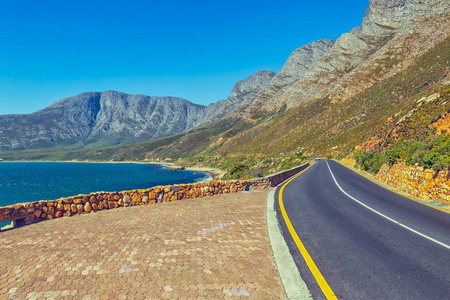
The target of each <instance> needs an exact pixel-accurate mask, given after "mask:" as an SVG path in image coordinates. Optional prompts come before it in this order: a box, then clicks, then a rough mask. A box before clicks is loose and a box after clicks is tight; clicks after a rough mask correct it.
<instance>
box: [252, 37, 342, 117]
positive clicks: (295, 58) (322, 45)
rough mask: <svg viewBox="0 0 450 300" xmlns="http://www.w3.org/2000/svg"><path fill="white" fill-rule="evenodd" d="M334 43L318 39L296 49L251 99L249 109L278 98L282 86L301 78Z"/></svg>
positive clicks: (257, 107)
mask: <svg viewBox="0 0 450 300" xmlns="http://www.w3.org/2000/svg"><path fill="white" fill-rule="evenodd" d="M333 45H334V41H332V40H327V39H323V40H319V41H316V42H311V43H309V44H308V45H305V46H302V47H300V48H298V49H296V50H295V51H294V52H292V54H291V55H290V56H289V57H288V59H287V61H286V62H285V64H284V65H283V67H282V68H281V70H280V71H279V72H278V73H277V74H276V75H275V76H273V78H272V80H271V81H270V84H269V85H268V86H267V87H266V88H264V89H262V90H261V91H260V92H259V93H258V94H256V95H255V97H254V98H253V99H252V102H251V104H252V107H251V108H250V110H253V111H254V110H257V109H259V108H260V107H261V106H264V105H265V104H266V102H267V101H270V99H273V98H278V96H279V93H282V92H283V88H285V87H288V86H289V85H290V84H292V83H294V82H296V81H298V80H301V79H302V78H303V77H304V76H305V75H306V74H307V73H308V71H309V69H310V67H311V66H312V65H313V63H314V62H316V61H317V60H319V59H320V58H322V57H323V56H324V55H325V54H326V53H327V52H328V51H329V50H330V49H331V47H332V46H333Z"/></svg>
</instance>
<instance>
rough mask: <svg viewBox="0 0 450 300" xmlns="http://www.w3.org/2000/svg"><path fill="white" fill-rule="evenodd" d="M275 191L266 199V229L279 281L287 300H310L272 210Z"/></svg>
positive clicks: (273, 189)
mask: <svg viewBox="0 0 450 300" xmlns="http://www.w3.org/2000/svg"><path fill="white" fill-rule="evenodd" d="M275 191H276V188H272V189H271V190H270V192H269V195H268V197H267V227H268V231H269V238H270V244H271V245H272V250H273V253H274V257H275V261H276V264H277V269H278V272H279V274H280V277H281V281H282V282H283V286H284V289H285V291H286V294H287V296H288V298H289V299H312V297H311V294H310V292H309V290H308V287H307V286H306V284H305V282H304V281H303V280H302V278H301V276H300V273H299V272H298V269H297V266H296V265H295V262H294V259H293V258H292V255H291V253H290V252H289V248H288V246H287V245H286V242H285V241H284V238H283V236H282V235H281V230H280V228H279V226H278V221H277V217H276V211H275V209H274V201H275Z"/></svg>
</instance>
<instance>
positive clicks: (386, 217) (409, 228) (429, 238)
mask: <svg viewBox="0 0 450 300" xmlns="http://www.w3.org/2000/svg"><path fill="white" fill-rule="evenodd" d="M326 163H327V166H328V170H330V173H331V176H332V177H333V180H334V182H335V183H336V185H337V187H338V188H339V189H340V190H341V192H342V193H344V194H345V195H346V196H347V197H349V198H350V199H352V200H353V201H355V202H356V203H358V204H360V205H362V206H364V207H365V208H367V209H369V210H370V211H372V212H374V213H376V214H377V215H379V216H381V217H383V218H385V219H387V220H389V221H391V222H393V223H395V224H397V225H399V226H401V227H403V228H405V229H408V230H409V231H411V232H414V233H415V234H417V235H420V236H421V237H424V238H426V239H427V240H430V241H432V242H434V243H436V244H438V245H441V246H442V247H445V248H447V249H449V250H450V246H449V245H447V244H444V243H442V242H439V241H438V240H435V239H433V238H432V237H429V236H428V235H426V234H423V233H421V232H419V231H417V230H414V229H412V228H411V227H408V226H406V225H404V224H402V223H400V222H398V221H396V220H394V219H392V218H389V217H388V216H386V215H384V214H382V213H380V212H379V211H377V210H375V209H373V208H372V207H370V206H368V205H366V204H364V203H362V202H361V201H359V200H358V199H356V198H354V197H352V196H350V195H349V194H348V193H347V192H346V191H344V189H343V188H341V186H340V185H339V183H338V182H337V180H336V178H335V177H334V174H333V172H332V171H331V168H330V165H329V164H328V162H326Z"/></svg>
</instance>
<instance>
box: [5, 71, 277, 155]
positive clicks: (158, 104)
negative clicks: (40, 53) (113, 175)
mask: <svg viewBox="0 0 450 300" xmlns="http://www.w3.org/2000/svg"><path fill="white" fill-rule="evenodd" d="M274 75H275V73H273V72H271V71H259V72H256V73H255V74H253V75H251V76H250V77H248V78H247V79H244V80H242V81H239V82H238V83H236V84H235V86H234V88H233V91H232V92H231V95H230V97H228V98H227V99H226V100H222V101H218V102H216V103H213V104H211V105H209V106H208V107H205V106H203V105H196V104H193V103H191V102H189V101H187V100H185V99H181V98H175V97H149V96H145V95H129V94H125V93H120V92H116V91H105V92H101V93H100V92H94V93H83V94H79V95H76V96H72V97H68V98H65V99H62V100H59V101H57V102H55V103H53V104H52V105H50V106H49V107H47V108H45V109H43V110H40V111H37V112H35V113H32V114H28V115H3V116H0V150H14V149H49V150H71V149H79V148H83V147H89V148H96V147H97V148H99V147H106V146H112V145H118V144H126V143H132V142H139V141H146V140H151V139H157V138H162V137H166V136H171V135H175V134H179V133H182V132H185V131H188V130H190V129H193V128H195V127H197V126H200V125H202V124H205V123H208V122H212V121H217V120H219V119H220V118H223V117H226V116H228V115H229V114H231V113H232V112H234V111H235V110H236V109H238V108H239V107H241V106H242V105H243V104H245V103H247V102H248V101H249V100H250V99H251V98H252V97H253V96H254V95H255V94H256V93H257V92H259V91H260V90H261V89H262V88H264V87H266V86H267V85H268V84H269V83H270V80H271V79H272V77H273V76H274Z"/></svg>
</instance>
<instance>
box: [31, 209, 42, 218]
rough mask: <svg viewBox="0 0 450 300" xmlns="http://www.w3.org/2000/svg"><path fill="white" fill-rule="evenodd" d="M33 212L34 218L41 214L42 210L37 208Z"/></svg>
mask: <svg viewBox="0 0 450 300" xmlns="http://www.w3.org/2000/svg"><path fill="white" fill-rule="evenodd" d="M33 214H34V217H35V218H39V217H40V216H41V215H42V210H40V209H37V210H35V211H34V213H33Z"/></svg>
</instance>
